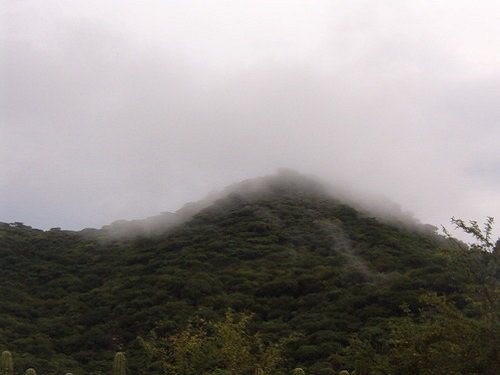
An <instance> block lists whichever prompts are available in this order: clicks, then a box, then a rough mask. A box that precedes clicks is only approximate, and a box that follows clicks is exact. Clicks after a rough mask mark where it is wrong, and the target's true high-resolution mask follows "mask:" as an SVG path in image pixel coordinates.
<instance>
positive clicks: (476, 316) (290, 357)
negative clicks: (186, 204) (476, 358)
mask: <svg viewBox="0 0 500 375" xmlns="http://www.w3.org/2000/svg"><path fill="white" fill-rule="evenodd" d="M467 225H468V224H467ZM91 232H92V233H94V232H97V234H96V235H90V236H89V231H84V232H81V233H75V232H69V231H64V230H53V231H46V232H44V231H40V230H36V229H33V228H30V227H27V226H25V225H22V224H20V223H19V224H15V225H9V224H0V269H1V270H2V272H1V273H0V285H2V288H0V299H1V301H2V303H1V304H0V344H1V345H2V347H5V348H9V349H11V350H12V351H13V352H14V353H16V366H17V368H19V369H25V368H27V367H35V368H36V369H37V370H38V371H39V372H40V373H42V374H57V375H64V374H65V372H66V371H72V372H74V373H75V374H80V373H82V374H83V373H85V374H89V375H98V374H102V373H107V372H108V371H109V367H110V363H111V361H112V358H113V353H115V352H117V351H122V350H123V351H126V352H127V359H128V366H129V368H130V372H131V373H134V374H135V373H136V374H137V375H147V374H157V373H158V372H160V371H163V372H165V373H168V372H169V371H174V370H175V371H178V369H177V368H176V367H171V366H177V365H176V363H178V362H176V361H180V362H179V363H181V362H182V360H181V359H182V358H190V360H189V361H188V360H187V359H185V360H184V363H186V362H188V363H187V364H186V366H185V373H188V372H190V371H191V372H192V371H194V370H192V369H191V370H190V368H191V367H192V366H195V367H196V366H198V367H196V368H202V367H203V366H204V363H209V364H210V363H211V365H210V366H211V367H210V369H208V368H207V371H212V370H213V371H216V370H217V369H218V370H217V371H218V373H220V374H221V375H222V372H224V371H229V370H227V368H231V365H230V364H231V363H233V362H234V363H235V364H234V366H236V367H238V365H237V363H238V360H239V359H240V355H241V357H242V358H248V353H247V352H245V350H243V349H244V348H243V349H242V350H241V353H239V352H238V358H233V357H231V352H224V353H222V352H220V353H219V352H217V351H216V349H217V350H219V349H220V348H219V347H218V346H215V348H214V349H213V350H212V349H211V350H212V352H210V351H208V353H212V357H213V356H215V354H214V353H219V354H220V355H221V356H222V355H223V356H224V358H226V360H225V361H226V362H224V363H222V364H221V363H220V362H218V361H215V363H214V361H212V362H210V361H209V360H207V361H205V362H204V361H202V360H201V359H199V358H197V356H198V355H200V356H201V357H200V358H204V357H203V355H202V354H200V351H199V350H198V351H197V350H195V349H196V348H197V345H201V343H202V342H203V343H205V341H206V340H208V338H209V337H213V335H214V333H215V331H216V328H215V326H214V325H213V324H216V323H213V322H224V321H225V320H224V317H225V312H226V311H227V309H228V308H231V309H233V310H234V311H235V316H236V317H239V316H240V314H243V316H245V314H247V313H249V312H251V313H253V314H254V319H253V320H252V321H251V322H248V327H247V328H248V330H249V332H261V336H260V337H261V340H262V341H263V342H266V343H267V342H281V340H283V339H284V338H289V339H288V341H287V342H286V345H283V348H282V350H283V357H284V358H285V360H284V362H285V363H283V364H282V365H281V368H282V369H283V370H285V369H286V371H287V372H289V371H290V369H292V368H293V367H295V366H303V367H304V368H307V369H308V373H314V374H324V375H327V374H330V373H331V372H332V371H338V370H339V369H342V368H346V369H349V370H353V369H355V368H356V369H357V371H361V370H363V369H361V367H360V365H359V364H361V365H362V366H363V368H364V367H366V368H367V369H372V368H374V369H376V368H380V369H384V368H387V366H389V365H388V364H387V363H388V362H387V361H388V357H387V356H384V355H385V353H388V351H389V349H390V348H391V345H393V342H392V341H391V340H392V339H393V338H394V337H396V336H394V337H392V336H391V335H392V334H393V331H391V328H390V327H392V324H396V323H395V322H398V321H401V322H404V321H405V319H407V316H406V315H405V313H404V312H402V311H401V308H400V306H401V305H403V304H404V303H406V304H407V305H408V307H409V309H410V311H413V312H417V313H418V312H419V311H420V309H424V310H425V309H428V310H429V318H428V319H431V316H432V314H437V311H438V309H437V308H435V307H433V306H432V305H429V304H427V302H426V301H424V300H422V299H420V296H421V295H422V294H429V295H432V293H435V294H437V295H439V296H443V297H446V298H445V301H446V303H451V304H452V305H453V306H455V308H456V309H457V311H459V312H460V313H462V314H463V316H464V317H465V318H466V319H471V320H472V321H474V322H479V321H480V322H482V323H480V324H479V323H478V327H479V326H481V327H486V326H485V325H484V324H485V322H489V326H488V327H493V324H494V322H495V321H497V320H495V319H497V318H496V317H495V314H497V313H498V305H497V303H498V301H499V300H500V298H497V294H496V293H497V292H496V290H497V289H495V287H494V285H495V283H496V281H497V280H498V268H497V266H496V264H497V263H495V262H497V259H498V257H497V255H498V254H499V253H500V252H499V251H496V252H495V251H488V252H484V251H476V252H474V251H469V250H468V248H467V247H465V246H464V245H463V244H458V245H454V244H453V243H452V242H450V241H447V240H446V239H445V238H443V237H441V236H438V235H437V234H435V233H432V232H430V231H429V230H428V229H426V228H425V227H423V226H419V225H415V226H413V227H408V226H405V225H403V224H401V223H394V222H392V223H387V222H382V221H380V220H377V219H375V218H373V217H370V216H369V215H367V214H361V213H360V212H358V211H356V210H355V209H353V208H352V207H350V206H347V205H345V204H342V203H341V202H339V201H338V200H336V199H333V198H331V197H330V196H329V195H327V194H325V193H324V192H323V191H322V190H321V189H319V188H317V187H315V186H312V184H311V183H309V182H307V181H302V182H294V181H285V182H283V181H280V180H272V181H271V182H270V183H269V184H267V187H265V188H261V189H254V190H252V189H246V190H245V189H243V190H242V191H240V192H235V193H233V194H231V195H229V196H227V197H225V198H223V199H221V200H219V201H217V202H215V203H214V204H212V205H210V206H209V207H207V208H206V209H204V210H202V211H200V212H199V213H198V214H196V215H195V216H194V217H192V218H191V219H189V220H187V221H186V222H184V223H183V224H182V225H179V226H177V227H176V228H172V229H170V230H169V231H166V232H164V233H162V234H158V235H151V236H148V237H142V238H136V239H126V240H119V239H117V240H108V241H104V240H103V239H102V236H101V234H102V232H101V231H91ZM490 237H491V235H490ZM484 239H485V240H486V242H484V241H483V243H484V244H491V243H492V242H493V241H492V240H491V238H489V237H488V236H487V235H486V236H485V237H484ZM488 246H489V245H488ZM478 250H479V249H478ZM495 254H496V255H495ZM462 255H463V256H462ZM493 257H496V258H495V259H493ZM463 263H465V265H466V266H467V267H468V269H467V267H466V268H464V267H463V266H462V264H463ZM19 270H23V272H20V271H19ZM410 318H411V321H412V322H413V323H415V324H422V323H425V322H426V320H425V319H424V316H420V315H419V314H415V315H412V316H411V317H410ZM426 319H427V318H426ZM190 320H191V321H193V322H198V321H200V320H205V321H206V322H212V323H206V326H203V325H201V326H200V324H198V323H197V324H194V323H193V324H192V325H191V328H190V329H189V330H188V329H187V328H186V326H187V324H188V322H189V321H190ZM235 322H239V320H238V319H235ZM152 329H156V330H155V332H156V335H157V338H158V340H160V341H161V345H160V344H158V343H157V341H156V340H154V339H152V338H151V339H149V340H146V341H144V342H143V344H145V345H141V340H138V339H137V337H138V336H142V337H146V336H148V334H149V332H150V331H151V330H152ZM478 329H479V328H478ZM481 329H483V328H481ZM186 330H187V331H186ZM483 331H484V334H485V335H488V333H487V330H486V329H485V328H484V329H483ZM490 331H491V332H495V331H494V330H493V329H491V330H490ZM187 332H189V334H188V333H187ZM223 332H226V331H222V330H221V331H220V335H222V333H223ZM231 332H233V331H230V330H229V331H227V332H226V333H227V335H228V337H226V338H225V339H224V340H226V342H230V337H232V336H231V335H230V333H231ZM394 332H399V331H397V330H394ZM353 335H357V337H358V340H359V345H358V346H356V344H355V340H354V338H352V336H353ZM221 337H222V336H221ZM450 337H452V336H450ZM165 338H166V339H165ZM174 338H175V340H174ZM349 338H352V339H351V341H349ZM197 340H198V341H197ZM488 340H489V339H488ZM208 341H210V340H208ZM176 342H177V344H178V345H179V348H178V349H177V352H175V350H174V348H175V345H174V343H176ZM237 342H238V341H236V342H235V343H234V344H231V345H230V344H227V345H228V347H234V346H235V345H236V343H237ZM488 342H493V341H491V340H490V341H488ZM153 343H154V345H153ZM240 343H241V342H240ZM366 343H367V344H366ZM157 344H158V345H157ZM181 344H182V345H181ZM188 344H189V345H188ZM368 344H369V345H368ZM148 345H150V346H151V345H153V346H154V347H155V348H156V349H158V350H165V353H164V355H159V354H158V351H156V350H152V351H151V350H149V351H148V350H147V347H148ZM204 345H205V344H204ZM182 347H184V348H186V347H189V348H191V349H189V350H187V351H185V352H184V354H183V355H181V354H182V350H181V348H182ZM346 347H349V348H351V349H352V350H351V349H349V350H351V351H350V354H349V356H350V357H349V358H348V354H347V353H346V351H345V348H346ZM252 348H253V346H252ZM353 348H354V349H356V350H354V349H353ZM255 350H256V349H255V348H253V349H252V350H250V355H251V356H255V355H256V354H255V353H256V351H255ZM174 353H177V354H176V355H177V359H176V358H175V357H174ZM196 353H198V354H196ZM233 353H234V352H233ZM370 353H371V354H373V355H370ZM153 354H154V355H153ZM219 354H217V355H219ZM183 356H184V357H183ZM230 358H233V362H231V360H230ZM167 359H168V360H167ZM384 361H385V362H384ZM167 364H168V366H167ZM257 366H260V367H261V368H262V369H263V370H264V372H265V373H266V374H267V373H271V372H270V371H268V369H266V365H265V364H264V362H262V361H260V360H259V361H257V360H254V361H253V362H252V363H250V364H249V368H248V369H247V370H248V371H249V372H248V373H251V372H253V370H254V369H255V368H256V367H257ZM276 366H277V365H276ZM384 366H385V367H384ZM181 367H182V366H181ZM271 367H272V366H271ZM179 371H180V370H179ZM182 371H184V370H182ZM363 371H364V370H363ZM198 375H199V374H198ZM358 375H360V374H358ZM372 375H373V374H372Z"/></svg>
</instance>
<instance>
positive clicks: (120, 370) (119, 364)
mask: <svg viewBox="0 0 500 375" xmlns="http://www.w3.org/2000/svg"><path fill="white" fill-rule="evenodd" d="M126 374H127V359H126V358H125V353H123V352H118V353H116V354H115V360H114V362H113V375H126Z"/></svg>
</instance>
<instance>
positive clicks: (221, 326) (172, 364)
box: [143, 311, 282, 375]
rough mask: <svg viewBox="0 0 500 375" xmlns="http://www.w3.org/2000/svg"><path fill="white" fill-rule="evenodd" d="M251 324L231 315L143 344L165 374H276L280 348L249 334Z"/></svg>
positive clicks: (242, 318) (279, 359) (279, 361)
mask: <svg viewBox="0 0 500 375" xmlns="http://www.w3.org/2000/svg"><path fill="white" fill-rule="evenodd" d="M249 323H250V316H248V315H242V316H239V317H237V316H235V315H234V314H233V313H232V312H231V311H228V312H227V313H226V315H225V319H224V321H222V322H218V323H213V322H212V323H206V322H199V325H196V326H195V325H189V326H188V327H187V328H186V329H185V330H183V331H181V332H180V333H178V334H176V335H174V336H170V337H167V338H157V337H156V338H155V337H153V338H150V339H149V340H143V345H144V346H145V348H146V350H147V352H148V353H149V355H150V356H151V357H152V358H155V361H156V362H157V363H159V364H160V366H161V368H162V369H163V372H164V373H165V374H175V375H200V374H213V373H217V374H230V375H243V374H248V373H251V372H254V374H257V375H259V374H260V375H262V374H264V373H276V371H277V369H278V366H279V365H280V364H281V361H282V358H281V350H280V348H279V346H277V345H266V344H265V343H264V342H263V340H262V338H261V337H260V335H258V334H252V333H250V332H249V327H248V326H249Z"/></svg>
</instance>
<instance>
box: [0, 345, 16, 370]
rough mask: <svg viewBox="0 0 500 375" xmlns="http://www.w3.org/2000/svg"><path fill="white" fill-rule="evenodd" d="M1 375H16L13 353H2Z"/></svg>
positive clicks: (0, 361)
mask: <svg viewBox="0 0 500 375" xmlns="http://www.w3.org/2000/svg"><path fill="white" fill-rule="evenodd" d="M0 371H1V372H0V374H1V375H14V361H13V359H12V353H11V352H9V351H7V350H5V351H3V352H2V356H1V358H0Z"/></svg>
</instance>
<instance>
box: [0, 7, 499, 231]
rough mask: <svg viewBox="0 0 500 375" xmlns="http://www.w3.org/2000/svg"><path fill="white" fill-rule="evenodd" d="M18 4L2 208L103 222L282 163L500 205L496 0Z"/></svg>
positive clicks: (472, 207)
mask: <svg viewBox="0 0 500 375" xmlns="http://www.w3.org/2000/svg"><path fill="white" fill-rule="evenodd" d="M1 8H2V15H1V17H2V22H1V23H2V25H3V26H2V32H1V33H0V35H1V37H0V38H1V45H2V47H1V51H0V53H1V59H0V61H1V67H0V76H1V87H2V98H1V102H0V105H1V108H0V116H1V117H0V121H1V123H0V124H1V125H0V126H1V134H0V136H1V137H0V139H1V144H0V157H1V164H0V168H1V170H0V173H1V178H0V212H1V217H0V220H1V221H23V222H26V223H27V224H29V225H33V226H36V227H42V228H49V227H52V226H61V227H64V228H68V229H81V228H84V227H89V226H93V227H100V226H102V225H104V224H107V223H110V222H112V221H114V220H116V219H132V218H140V217H145V216H151V215H155V214H157V213H159V212H161V211H175V210H177V209H178V208H179V207H181V206H182V205H183V204H184V203H185V202H187V201H194V200H197V199H199V198H201V197H203V196H205V195H206V193H207V192H209V191H211V190H214V189H215V190H217V189H220V188H222V187H223V186H226V185H227V184H230V183H232V182H235V181H239V180H242V179H245V178H249V177H254V176H259V175H264V174H268V173H270V172H273V171H274V170H276V169H277V168H278V167H282V166H286V167H289V168H293V169H296V170H298V171H300V172H304V173H308V174H309V173H310V174H315V175H318V176H321V177H322V178H323V179H325V180H328V181H330V182H332V183H335V184H341V185H343V186H345V187H346V188H349V187H352V188H355V189H356V190H359V191H364V192H370V193H372V194H378V195H385V196H388V197H390V199H391V200H393V201H396V202H398V203H399V204H401V206H402V207H403V208H404V209H405V210H409V211H412V212H413V213H414V214H415V216H416V217H418V218H419V219H420V220H421V221H422V222H428V223H432V224H435V225H439V224H446V223H447V222H448V220H449V218H450V217H451V216H456V217H464V218H474V219H478V220H482V218H484V217H486V216H487V215H489V216H497V217H499V216H500V215H498V213H500V181H499V179H498V176H499V175H500V151H499V150H500V147H498V145H499V144H500V131H499V123H500V121H499V120H500V113H499V109H498V108H499V106H498V104H497V101H498V97H499V94H500V92H499V91H500V69H499V68H498V64H497V62H498V61H499V60H500V56H499V49H498V48H497V41H498V37H499V34H500V27H499V26H498V22H496V21H497V20H496V15H497V14H498V12H499V11H500V9H499V5H498V4H497V2H494V1H477V2H474V3H472V2H469V1H443V2H439V3H435V2H432V3H415V2H410V1H383V2H376V3H375V2H369V1H349V2H340V1H333V2H331V1H324V2H323V1H315V2H309V1H273V2H271V3H269V2H263V1H252V2H240V1H233V2H225V1H213V2H202V1H182V2H178V1H170V2H165V1H149V2H146V3H143V2H141V3H139V2H132V1H125V2H115V1H99V2H97V1H85V2H83V1H76V2H72V3H71V4H66V3H65V2H59V1H44V2H43V3H42V2H35V1H22V2H9V3H8V4H4V6H2V7H1Z"/></svg>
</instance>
